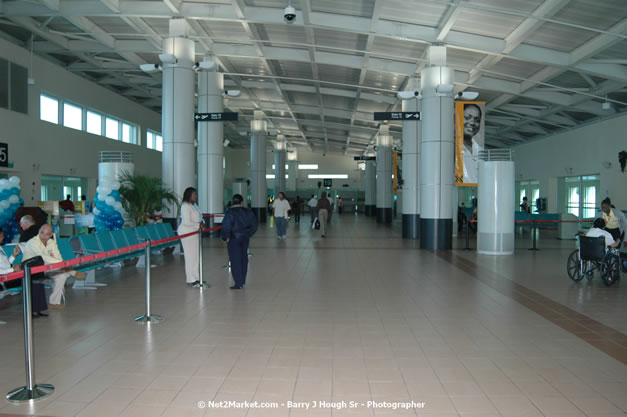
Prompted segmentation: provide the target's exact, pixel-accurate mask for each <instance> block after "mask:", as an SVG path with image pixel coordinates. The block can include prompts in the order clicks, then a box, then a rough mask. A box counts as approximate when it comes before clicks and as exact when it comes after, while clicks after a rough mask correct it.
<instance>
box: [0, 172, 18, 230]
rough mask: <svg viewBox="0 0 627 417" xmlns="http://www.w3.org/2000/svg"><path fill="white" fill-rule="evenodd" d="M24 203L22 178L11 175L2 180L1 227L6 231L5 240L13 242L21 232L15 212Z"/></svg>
mask: <svg viewBox="0 0 627 417" xmlns="http://www.w3.org/2000/svg"><path fill="white" fill-rule="evenodd" d="M23 204H24V200H23V199H22V197H20V179H19V178H18V177H11V178H9V179H8V180H6V179H2V180H0V227H2V230H3V231H4V241H5V242H11V241H13V237H14V236H16V235H18V234H19V232H20V231H19V229H18V227H17V221H16V220H15V213H16V212H17V209H18V207H20V206H21V205H23Z"/></svg>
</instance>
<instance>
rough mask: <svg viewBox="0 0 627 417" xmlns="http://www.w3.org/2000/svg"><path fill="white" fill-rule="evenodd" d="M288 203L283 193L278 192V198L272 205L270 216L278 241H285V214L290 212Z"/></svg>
mask: <svg viewBox="0 0 627 417" xmlns="http://www.w3.org/2000/svg"><path fill="white" fill-rule="evenodd" d="M290 209H291V207H290V203H289V202H288V201H287V200H286V199H285V194H284V193H283V191H281V192H279V198H278V199H276V200H274V203H273V204H272V215H273V216H274V224H275V225H276V234H277V235H278V237H279V239H283V240H285V229H286V228H287V213H288V212H289V211H290Z"/></svg>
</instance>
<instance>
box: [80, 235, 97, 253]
mask: <svg viewBox="0 0 627 417" xmlns="http://www.w3.org/2000/svg"><path fill="white" fill-rule="evenodd" d="M78 239H79V240H80V242H81V245H82V247H83V251H84V253H85V254H93V253H100V252H102V251H103V250H102V247H100V244H99V243H98V239H96V234H95V233H91V234H89V235H79V236H78Z"/></svg>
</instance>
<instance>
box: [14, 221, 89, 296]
mask: <svg viewBox="0 0 627 417" xmlns="http://www.w3.org/2000/svg"><path fill="white" fill-rule="evenodd" d="M51 237H52V227H51V226H50V225H49V224H44V225H43V226H41V228H39V234H38V235H37V236H35V237H34V238H32V239H31V240H29V241H28V242H26V246H25V247H24V260H27V259H30V258H34V257H35V256H41V257H42V258H43V260H44V262H45V263H46V264H54V263H57V262H61V261H63V257H62V256H61V253H60V252H59V248H58V247H57V242H55V240H54V239H50V238H51ZM47 274H48V276H49V277H51V278H52V279H54V287H53V289H52V294H50V299H49V305H50V307H51V308H64V307H65V306H64V305H63V304H61V298H62V297H63V294H64V291H65V281H66V280H67V279H68V278H69V277H70V276H72V277H74V278H75V279H79V280H80V279H85V274H84V273H83V272H80V271H74V270H72V269H71V268H64V269H59V270H55V271H51V272H48V273H47Z"/></svg>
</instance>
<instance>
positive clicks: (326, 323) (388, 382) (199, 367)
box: [0, 215, 627, 417]
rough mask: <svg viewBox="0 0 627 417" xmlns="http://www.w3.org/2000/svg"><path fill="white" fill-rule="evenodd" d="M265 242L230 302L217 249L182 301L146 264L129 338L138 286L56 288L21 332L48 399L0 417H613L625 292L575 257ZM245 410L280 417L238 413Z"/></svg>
mask: <svg viewBox="0 0 627 417" xmlns="http://www.w3.org/2000/svg"><path fill="white" fill-rule="evenodd" d="M273 231H274V230H273V229H267V228H266V227H264V228H262V229H261V230H260V232H259V233H258V235H257V236H256V237H255V238H254V239H253V241H252V244H251V250H252V252H253V254H254V256H253V257H252V258H251V264H250V273H249V278H248V284H247V285H246V289H245V290H243V291H230V290H229V289H228V286H229V285H230V283H229V275H228V271H227V270H225V269H224V268H223V266H224V264H225V263H226V251H225V249H224V246H223V244H222V243H221V242H220V241H218V240H216V239H208V240H206V241H205V247H206V248H205V277H207V278H208V279H209V281H210V282H211V284H212V288H210V289H209V290H206V291H205V292H204V293H202V294H201V293H200V292H199V291H198V290H195V289H190V288H187V287H186V286H185V285H184V277H183V274H182V271H183V260H182V257H180V256H170V257H163V256H157V257H154V262H155V263H156V264H158V266H157V267H156V268H154V269H153V270H152V277H153V299H152V302H153V312H154V313H156V314H161V315H162V316H163V317H164V321H162V322H161V323H159V324H157V325H152V326H145V325H144V326H142V325H138V324H136V323H135V322H134V321H133V317H135V316H137V315H140V314H142V312H143V309H144V296H143V290H144V287H143V286H144V281H143V269H139V268H137V269H134V268H133V269H129V268H126V269H123V270H121V271H120V270H106V271H98V279H99V280H100V281H102V282H107V283H109V284H110V285H109V286H108V287H106V288H101V289H99V290H98V291H94V292H90V291H83V292H80V291H76V290H71V289H69V288H68V291H67V298H68V307H67V309H66V310H65V311H63V312H51V313H50V317H49V318H45V319H38V320H35V346H36V370H37V381H38V382H42V383H52V384H54V385H55V387H56V391H55V393H54V395H53V396H51V397H50V398H48V399H45V400H43V401H41V402H37V403H35V404H34V405H14V404H10V403H8V402H6V401H5V400H1V401H0V416H2V415H3V414H2V413H5V414H19V415H24V414H37V415H41V416H63V417H70V416H82V417H86V416H107V417H109V416H111V417H114V416H132V417H141V416H162V417H165V416H176V417H184V416H226V417H229V416H248V417H263V416H278V417H281V416H290V417H299V416H314V417H317V416H325V417H330V416H370V417H373V416H377V417H379V416H392V415H394V416H397V415H398V416H420V417H423V416H424V417H429V416H434V417H435V416H440V417H448V416H451V417H452V416H462V417H475V416H483V417H490V416H503V417H534V416H547V417H576V416H591V417H617V416H623V417H625V415H626V412H627V367H626V365H625V362H624V361H622V358H623V356H621V355H622V354H623V353H624V349H625V344H626V343H625V334H624V333H625V331H626V330H627V314H626V313H627V303H626V301H627V297H626V293H625V284H624V283H619V284H618V285H616V286H615V287H612V288H609V289H606V288H605V287H603V285H602V284H601V283H600V280H599V279H598V277H597V278H595V279H594V280H593V281H592V282H590V283H588V282H581V283H579V284H575V283H572V282H571V281H570V280H569V279H568V277H567V276H566V272H565V264H566V257H567V256H568V252H569V251H570V250H571V248H572V246H573V242H560V241H557V240H554V239H552V238H551V236H552V233H551V232H542V233H541V239H540V241H539V247H540V248H542V250H541V251H540V252H537V253H533V252H529V251H527V247H528V245H529V234H528V232H527V233H525V234H524V235H521V236H519V240H518V241H517V251H516V255H515V256H509V257H488V256H478V255H477V254H476V253H475V252H474V251H471V252H466V251H463V250H454V251H452V252H450V253H443V254H442V253H441V254H436V253H432V252H426V251H420V250H418V249H417V247H418V245H417V242H414V241H407V240H402V239H400V238H399V237H398V236H399V235H400V231H399V225H398V224H395V225H394V226H393V227H391V228H390V227H386V226H381V225H376V224H375V222H374V220H373V219H367V218H356V217H353V216H351V215H344V216H342V218H341V219H339V218H338V217H337V216H336V217H334V219H333V225H332V227H331V229H330V230H329V237H328V238H327V239H320V237H319V235H318V232H315V231H312V230H311V229H310V228H309V227H308V225H307V224H303V225H302V227H301V228H300V230H297V229H296V228H295V226H294V224H289V227H288V239H287V240H286V241H279V240H277V239H276V237H275V235H274V234H273ZM457 243H459V245H460V246H463V243H464V242H463V239H462V240H459V241H458V242H456V244H457ZM1 303H2V304H0V320H5V321H8V324H6V325H3V326H0V393H6V392H8V391H9V390H10V389H12V388H15V387H17V386H18V385H22V384H23V383H24V363H23V361H24V359H23V358H24V353H23V341H22V320H21V316H20V314H21V312H20V308H21V305H19V304H16V303H12V304H13V305H11V304H10V303H8V302H7V301H6V299H5V300H3V301H2V302H1ZM536 311H537V312H536ZM576 312H578V313H580V314H581V315H577V313H576ZM578 321H579V322H581V323H583V324H582V326H583V329H582V328H579V327H577V326H576V324H577V322H578ZM591 335H596V336H597V339H594V338H593V339H590V336H591ZM621 338H622V339H621ZM610 339H611V340H610ZM586 340H588V341H586ZM590 340H592V341H596V342H597V344H600V343H601V341H605V342H607V343H614V344H615V346H614V345H612V346H610V347H611V348H612V349H609V348H608V346H607V343H605V342H603V343H605V344H604V345H603V346H600V345H599V346H597V347H595V346H594V345H593V344H591V343H592V342H590ZM621 343H622V344H621ZM621 349H622V350H621ZM209 401H214V402H218V401H234V402H235V404H233V405H232V406H231V407H230V408H222V409H220V408H216V407H213V408H211V407H208V403H209ZM244 401H249V402H251V401H257V402H259V403H262V402H265V403H270V404H272V403H276V404H278V408H277V409H259V408H257V409H254V408H249V409H245V408H237V407H235V405H240V404H241V403H242V402H244ZM288 401H291V402H292V404H290V405H291V408H288V407H287V405H288ZM342 401H344V403H342ZM351 401H353V402H354V403H355V404H356V407H354V408H351V407H350V406H351ZM369 401H370V402H375V403H376V405H378V406H379V407H378V408H376V407H373V406H372V404H370V406H369V403H368V402H369ZM411 401H413V402H414V403H413V405H414V406H416V407H415V408H412V409H410V410H406V409H397V410H392V409H390V408H384V406H385V405H398V406H400V405H402V404H404V403H407V402H411ZM200 402H203V403H200ZM314 402H315V403H314ZM325 402H327V403H325ZM421 403H424V407H423V408H419V406H420V405H421ZM199 404H201V406H204V407H199ZM282 404H285V406H283V405H282ZM314 404H315V405H316V406H318V407H316V408H315V409H313V408H312V407H313V406H314ZM362 404H364V405H363V406H362ZM307 405H308V406H309V407H310V408H309V409H305V408H304V407H306V406H307ZM320 405H322V407H320ZM333 405H334V406H335V407H333ZM342 405H345V406H346V408H343V409H342V408H341V407H340V406H342Z"/></svg>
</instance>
